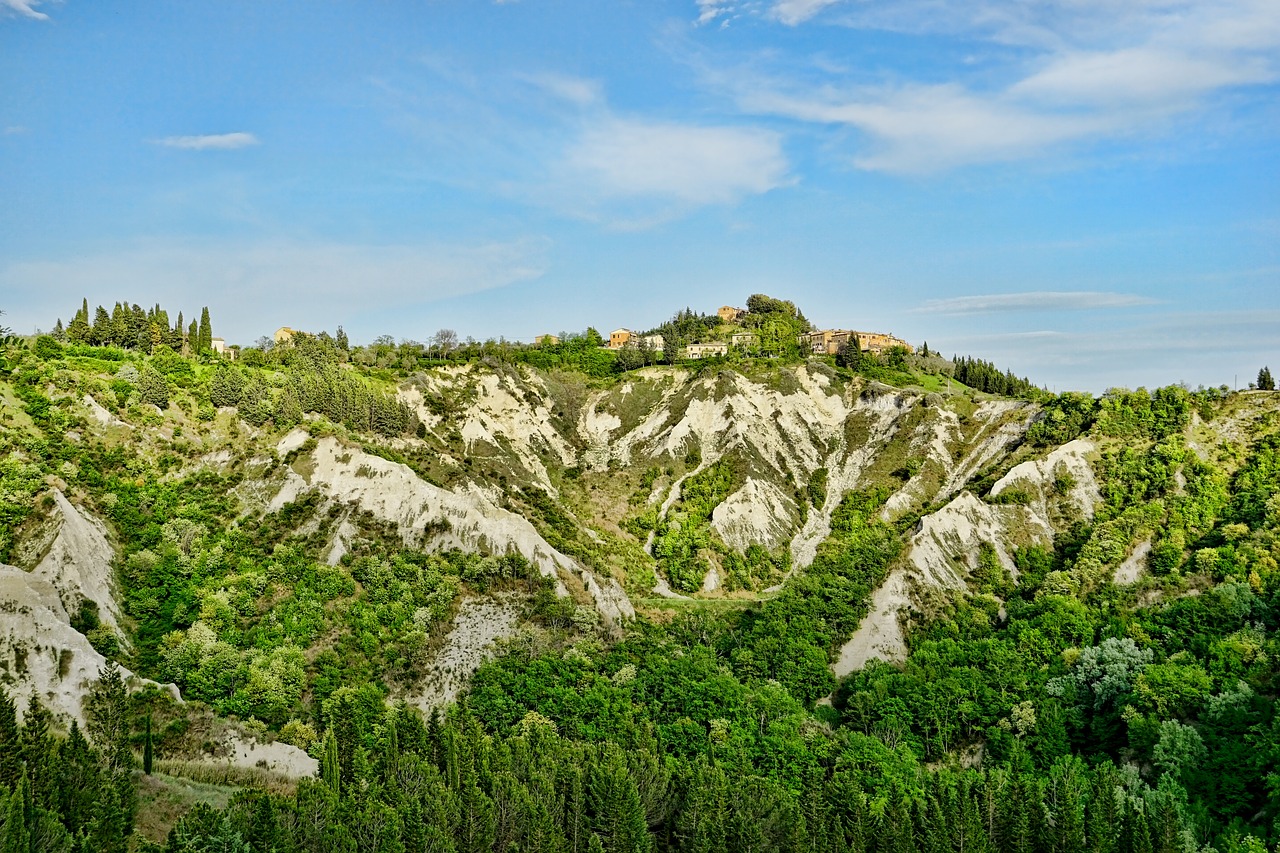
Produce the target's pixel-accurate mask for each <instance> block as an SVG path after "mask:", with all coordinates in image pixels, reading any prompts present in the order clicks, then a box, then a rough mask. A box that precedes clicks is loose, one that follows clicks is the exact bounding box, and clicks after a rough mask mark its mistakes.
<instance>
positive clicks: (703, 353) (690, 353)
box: [684, 344, 729, 358]
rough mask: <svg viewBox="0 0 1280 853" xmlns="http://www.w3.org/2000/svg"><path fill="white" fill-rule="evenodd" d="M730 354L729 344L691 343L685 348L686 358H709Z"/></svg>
mask: <svg viewBox="0 0 1280 853" xmlns="http://www.w3.org/2000/svg"><path fill="white" fill-rule="evenodd" d="M728 354H729V345H728V344H689V345H688V346H687V347H685V348H684V357H685V358H708V357H710V356H713V355H728Z"/></svg>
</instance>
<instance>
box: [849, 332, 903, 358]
mask: <svg viewBox="0 0 1280 853" xmlns="http://www.w3.org/2000/svg"><path fill="white" fill-rule="evenodd" d="M853 334H854V336H855V337H856V338H857V340H858V349H860V350H862V351H863V352H872V353H875V354H876V355H879V354H880V353H882V352H884V351H886V350H891V349H893V348H894V347H902V348H903V349H904V350H906V351H907V352H915V351H916V349H915V347H913V346H911V344H909V343H907V342H906V341H904V340H903V339H902V338H897V337H894V336H893V335H885V334H881V333H880V332H854V333H853Z"/></svg>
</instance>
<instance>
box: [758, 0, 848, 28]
mask: <svg viewBox="0 0 1280 853" xmlns="http://www.w3.org/2000/svg"><path fill="white" fill-rule="evenodd" d="M838 2H840V0H778V2H777V3H775V4H774V5H773V8H772V9H770V10H769V15H770V16H771V17H773V18H776V19H777V20H779V21H781V22H782V23H784V24H786V25H787V26H789V27H794V26H796V25H798V24H803V23H804V22H805V21H807V20H809V19H810V18H812V17H813V16H815V15H817V14H818V13H819V12H821V11H822V10H823V9H825V8H827V7H828V6H834V5H835V4H836V3H838Z"/></svg>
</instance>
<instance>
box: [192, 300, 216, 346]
mask: <svg viewBox="0 0 1280 853" xmlns="http://www.w3.org/2000/svg"><path fill="white" fill-rule="evenodd" d="M199 335H200V339H199V342H198V344H197V346H196V352H198V353H200V354H201V355H203V354H204V353H207V352H209V351H210V350H212V349H213V324H212V323H211V322H210V321H209V308H208V306H206V307H204V308H201V309H200V331H199Z"/></svg>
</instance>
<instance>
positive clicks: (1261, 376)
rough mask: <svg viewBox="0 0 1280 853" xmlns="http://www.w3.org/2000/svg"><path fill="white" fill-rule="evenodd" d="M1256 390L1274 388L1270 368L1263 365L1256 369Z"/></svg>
mask: <svg viewBox="0 0 1280 853" xmlns="http://www.w3.org/2000/svg"><path fill="white" fill-rule="evenodd" d="M1258 390H1259V391H1274V390H1276V381H1275V379H1273V378H1272V376H1271V368H1269V367H1264V368H1262V369H1261V370H1259V371H1258Z"/></svg>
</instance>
